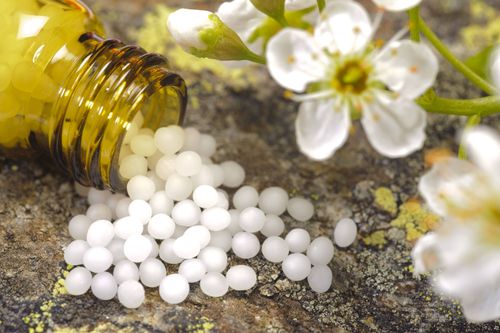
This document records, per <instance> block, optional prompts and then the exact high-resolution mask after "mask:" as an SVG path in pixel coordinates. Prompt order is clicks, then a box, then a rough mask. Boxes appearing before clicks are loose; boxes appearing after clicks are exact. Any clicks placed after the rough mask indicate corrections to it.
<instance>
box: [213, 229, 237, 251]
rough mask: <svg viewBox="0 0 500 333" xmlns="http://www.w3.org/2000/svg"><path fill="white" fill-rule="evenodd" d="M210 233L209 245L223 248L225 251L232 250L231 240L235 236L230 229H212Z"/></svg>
mask: <svg viewBox="0 0 500 333" xmlns="http://www.w3.org/2000/svg"><path fill="white" fill-rule="evenodd" d="M210 234H211V235H210V243H208V245H210V246H215V247H218V248H221V249H223V250H224V251H225V252H228V251H229V250H231V242H232V240H233V236H232V235H231V233H230V232H229V231H227V230H221V231H212V232H211V233H210Z"/></svg>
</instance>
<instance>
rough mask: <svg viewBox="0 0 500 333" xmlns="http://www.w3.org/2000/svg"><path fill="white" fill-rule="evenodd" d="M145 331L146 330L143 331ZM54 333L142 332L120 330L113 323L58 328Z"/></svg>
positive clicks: (126, 329)
mask: <svg viewBox="0 0 500 333" xmlns="http://www.w3.org/2000/svg"><path fill="white" fill-rule="evenodd" d="M143 331H144V330H143ZM53 332H54V333H91V332H92V333H109V332H119V333H132V332H142V331H140V330H139V331H138V330H136V329H134V328H131V327H126V328H119V327H117V326H116V325H114V324H112V323H102V324H98V325H97V326H92V327H90V326H87V325H85V326H83V327H79V328H72V327H71V328H70V327H61V326H57V327H55V328H54V329H53Z"/></svg>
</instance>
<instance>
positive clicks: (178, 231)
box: [170, 224, 188, 239]
mask: <svg viewBox="0 0 500 333" xmlns="http://www.w3.org/2000/svg"><path fill="white" fill-rule="evenodd" d="M187 228H188V227H184V226H182V225H178V224H176V225H175V230H174V234H173V235H172V237H170V238H173V239H177V238H179V237H181V236H182V235H184V233H185V232H186V230H187Z"/></svg>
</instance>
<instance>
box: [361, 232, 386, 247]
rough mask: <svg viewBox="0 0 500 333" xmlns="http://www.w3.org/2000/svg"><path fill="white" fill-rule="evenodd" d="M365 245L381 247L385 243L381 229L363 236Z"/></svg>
mask: <svg viewBox="0 0 500 333" xmlns="http://www.w3.org/2000/svg"><path fill="white" fill-rule="evenodd" d="M363 242H364V243H365V244H366V245H372V246H378V247H382V246H384V245H385V244H386V243H387V240H386V239H385V234H384V231H383V230H378V231H375V232H373V233H371V234H370V235H368V236H366V237H364V238H363Z"/></svg>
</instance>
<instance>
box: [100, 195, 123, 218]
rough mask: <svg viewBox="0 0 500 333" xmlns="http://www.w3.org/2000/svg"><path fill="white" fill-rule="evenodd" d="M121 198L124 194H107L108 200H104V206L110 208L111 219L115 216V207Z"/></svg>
mask: <svg viewBox="0 0 500 333" xmlns="http://www.w3.org/2000/svg"><path fill="white" fill-rule="evenodd" d="M123 198H126V197H125V195H123V194H120V193H117V194H113V195H111V196H109V198H108V200H106V206H108V208H109V209H111V218H112V219H113V220H115V219H116V218H117V215H116V207H117V206H118V202H120V200H122V199H123ZM104 220H105V219H104Z"/></svg>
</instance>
